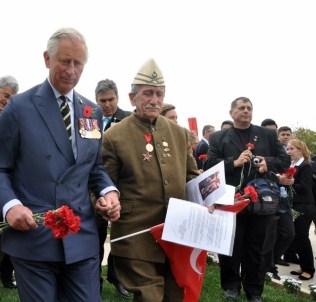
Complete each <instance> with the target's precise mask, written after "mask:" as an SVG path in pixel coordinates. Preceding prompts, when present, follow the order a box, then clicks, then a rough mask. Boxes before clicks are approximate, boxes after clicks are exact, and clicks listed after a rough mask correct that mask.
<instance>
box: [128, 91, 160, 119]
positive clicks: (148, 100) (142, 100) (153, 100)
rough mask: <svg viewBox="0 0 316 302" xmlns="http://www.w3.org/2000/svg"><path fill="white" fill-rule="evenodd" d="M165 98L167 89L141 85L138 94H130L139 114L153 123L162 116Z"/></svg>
mask: <svg viewBox="0 0 316 302" xmlns="http://www.w3.org/2000/svg"><path fill="white" fill-rule="evenodd" d="M164 97H165V87H161V86H159V87H156V86H150V85H141V86H140V88H139V90H138V92H137V93H136V94H133V93H130V94H129V98H130V101H131V104H132V106H135V107H136V111H137V114H138V115H139V116H140V117H142V118H146V119H148V120H150V121H151V122H153V121H154V120H155V119H156V118H157V117H158V116H159V114H160V112H161V109H162V105H163V100H164Z"/></svg>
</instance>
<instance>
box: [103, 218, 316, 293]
mask: <svg viewBox="0 0 316 302" xmlns="http://www.w3.org/2000/svg"><path fill="white" fill-rule="evenodd" d="M309 237H310V239H311V242H312V247H313V251H314V256H315V257H316V235H315V234H314V225H313V224H312V226H311V229H310V236H309ZM109 252H110V238H109V236H108V238H107V240H106V242H105V245H104V255H105V257H104V259H103V262H102V264H103V265H106V264H107V255H108V254H109ZM315 267H316V260H315ZM299 268H300V267H299V265H297V264H291V263H290V266H281V265H278V269H279V275H280V277H285V276H288V277H291V278H293V279H297V280H299V279H298V276H293V275H291V274H290V271H293V270H298V269H299ZM273 281H274V282H275V283H276V284H279V285H281V284H282V283H281V282H280V281H277V280H273ZM313 283H316V274H315V276H314V278H313V279H311V280H308V281H302V286H301V289H302V291H303V292H305V293H309V292H310V291H309V285H310V284H313Z"/></svg>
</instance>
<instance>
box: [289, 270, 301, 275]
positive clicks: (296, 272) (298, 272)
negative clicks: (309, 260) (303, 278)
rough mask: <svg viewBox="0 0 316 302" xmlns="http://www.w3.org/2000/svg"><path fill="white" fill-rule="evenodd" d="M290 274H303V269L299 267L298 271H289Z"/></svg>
mask: <svg viewBox="0 0 316 302" xmlns="http://www.w3.org/2000/svg"><path fill="white" fill-rule="evenodd" d="M290 274H291V275H294V276H299V275H301V274H303V271H302V270H301V269H299V270H298V271H291V272H290Z"/></svg>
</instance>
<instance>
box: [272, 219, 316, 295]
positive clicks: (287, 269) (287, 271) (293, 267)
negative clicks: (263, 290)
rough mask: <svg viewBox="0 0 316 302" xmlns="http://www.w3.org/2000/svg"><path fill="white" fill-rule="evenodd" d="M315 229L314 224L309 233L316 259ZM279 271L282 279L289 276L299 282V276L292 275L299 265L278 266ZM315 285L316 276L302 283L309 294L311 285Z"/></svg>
mask: <svg viewBox="0 0 316 302" xmlns="http://www.w3.org/2000/svg"><path fill="white" fill-rule="evenodd" d="M314 229H315V227H314V224H312V226H311V228H310V232H309V238H310V240H311V242H312V247H313V251H314V257H316V235H315V233H314ZM314 261H315V267H316V260H315V258H314ZM278 269H279V275H280V277H283V276H289V277H291V278H293V279H297V280H299V279H298V276H293V275H291V274H290V272H291V271H294V270H299V269H300V266H299V265H298V264H291V263H290V266H281V265H278ZM277 283H278V282H277ZM313 283H316V275H315V276H314V278H312V279H310V280H307V281H302V285H301V289H302V290H303V291H304V292H308V293H309V285H310V284H313Z"/></svg>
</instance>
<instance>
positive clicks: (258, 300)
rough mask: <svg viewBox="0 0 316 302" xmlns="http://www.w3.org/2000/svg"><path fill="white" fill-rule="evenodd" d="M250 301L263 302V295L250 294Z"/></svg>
mask: <svg viewBox="0 0 316 302" xmlns="http://www.w3.org/2000/svg"><path fill="white" fill-rule="evenodd" d="M248 301H249V302H263V299H262V297H261V296H250V297H249V298H248Z"/></svg>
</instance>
